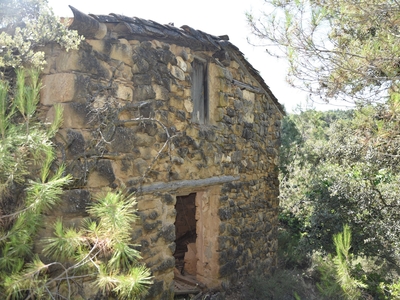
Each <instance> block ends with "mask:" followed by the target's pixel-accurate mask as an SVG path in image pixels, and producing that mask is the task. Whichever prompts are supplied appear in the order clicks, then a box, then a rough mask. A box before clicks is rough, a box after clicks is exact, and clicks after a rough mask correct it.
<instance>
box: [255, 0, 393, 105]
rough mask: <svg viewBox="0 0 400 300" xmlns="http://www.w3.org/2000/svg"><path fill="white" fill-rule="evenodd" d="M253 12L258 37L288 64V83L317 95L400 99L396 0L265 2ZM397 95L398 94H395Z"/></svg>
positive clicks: (369, 100)
mask: <svg viewBox="0 0 400 300" xmlns="http://www.w3.org/2000/svg"><path fill="white" fill-rule="evenodd" d="M265 2H266V4H267V9H266V10H265V11H264V12H263V13H261V14H260V15H254V14H248V22H249V24H250V26H251V28H252V32H253V33H254V36H255V37H256V38H258V39H259V40H257V39H255V40H253V41H252V42H253V43H256V44H262V45H266V46H267V52H268V53H270V54H272V55H274V56H278V57H282V56H283V57H285V58H287V60H288V62H289V65H290V67H289V71H288V81H289V82H290V83H291V84H292V85H294V86H296V87H300V88H302V89H304V90H306V91H308V92H311V95H310V96H312V97H313V99H318V100H319V101H321V100H323V101H326V102H332V100H345V101H350V102H352V103H366V102H367V103H377V102H385V101H386V100H387V99H388V98H390V97H398V96H397V95H398V93H399V89H400V82H399V78H400V77H399V75H400V73H399V71H400V64H399V57H400V46H399V45H400V34H399V33H400V28H399V25H400V10H399V3H398V2H397V1H395V0H361V1H360V0H291V1H287V0H265ZM393 95H395V96H393Z"/></svg>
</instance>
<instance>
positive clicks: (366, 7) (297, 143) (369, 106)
mask: <svg viewBox="0 0 400 300" xmlns="http://www.w3.org/2000/svg"><path fill="white" fill-rule="evenodd" d="M265 3H266V6H265V9H266V10H265V11H264V12H261V13H260V14H258V15H255V14H248V21H249V25H250V26H251V28H252V30H253V34H254V36H253V37H254V38H255V39H253V42H254V43H257V42H260V43H261V44H265V42H267V45H268V46H267V49H266V50H267V52H268V53H270V54H271V55H274V56H277V57H283V58H285V59H286V60H287V62H288V63H289V70H288V79H289V82H290V83H291V84H292V85H293V86H295V87H298V88H300V89H303V90H306V91H307V92H308V93H309V95H310V99H311V100H316V101H318V102H329V103H333V104H343V103H350V104H352V109H351V110H347V111H329V112H318V111H315V110H313V109H309V110H306V111H301V110H300V111H297V112H296V113H294V114H289V115H288V116H287V117H286V118H285V119H284V121H283V125H282V130H283V133H282V149H281V150H282V151H281V164H280V171H281V189H280V193H281V196H280V199H281V218H280V220H281V230H280V242H281V243H280V247H281V250H280V254H281V263H282V266H283V267H286V268H289V269H297V270H299V273H301V274H305V275H304V277H305V278H307V279H309V280H311V281H312V283H313V285H314V286H315V287H319V289H317V290H316V292H317V293H318V296H316V297H317V298H318V299H321V298H322V299H397V298H398V297H399V293H398V283H399V264H400V252H399V249H400V248H399V246H400V245H399V240H398V236H399V233H400V232H399V229H400V226H399V225H400V215H399V211H400V210H399V208H400V207H399V206H400V202H399V199H398V194H399V182H400V161H399V158H400V153H399V149H400V144H399V142H400V139H399V136H400V130H399V128H400V127H399V125H400V119H399V112H400V110H399V108H400V94H399V74H400V72H399V64H398V57H399V54H400V50H399V49H400V48H399V47H398V45H399V34H398V33H399V28H398V25H397V24H398V23H399V20H400V15H399V14H398V3H397V2H396V1H388V0H377V1H368V0H363V1H348V0H328V1H314V0H304V1H298V0H293V1H286V0H282V1H281V0H266V1H265ZM345 224H346V226H345ZM347 225H348V227H347ZM343 226H345V227H343ZM350 231H351V233H352V235H351V236H352V239H351V243H350ZM299 254H301V255H299Z"/></svg>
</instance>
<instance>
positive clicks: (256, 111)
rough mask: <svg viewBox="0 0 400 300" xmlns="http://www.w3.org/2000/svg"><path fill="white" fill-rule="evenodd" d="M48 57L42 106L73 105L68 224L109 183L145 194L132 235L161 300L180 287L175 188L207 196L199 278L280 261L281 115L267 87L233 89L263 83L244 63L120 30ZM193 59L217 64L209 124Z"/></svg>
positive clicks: (230, 277) (69, 109)
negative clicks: (198, 111) (198, 110)
mask: <svg viewBox="0 0 400 300" xmlns="http://www.w3.org/2000/svg"><path fill="white" fill-rule="evenodd" d="M46 53H47V57H48V65H47V67H46V69H45V70H44V72H43V78H42V79H43V84H44V88H43V89H42V94H41V105H42V107H41V113H42V116H43V118H47V119H48V120H51V119H52V118H53V114H54V107H53V105H54V104H56V103H58V104H60V105H61V106H62V107H63V108H64V124H63V126H62V128H61V130H60V135H59V137H58V138H57V144H58V146H59V149H60V151H59V159H60V160H63V161H65V162H66V163H67V166H68V172H70V173H71V174H72V175H73V176H74V180H75V182H74V186H75V189H74V190H71V191H69V192H68V193H66V194H65V195H64V204H63V206H62V208H61V209H60V212H59V213H58V214H62V215H63V219H64V221H65V222H66V223H68V222H69V223H73V224H77V223H79V220H80V219H81V218H83V217H84V209H85V206H86V204H87V203H90V201H91V196H93V195H94V194H96V193H98V192H100V191H102V190H104V189H110V188H111V189H116V188H118V187H122V186H126V187H127V188H129V189H130V190H131V191H137V200H138V210H139V215H140V221H139V222H138V224H137V226H136V227H135V228H133V229H132V238H133V240H134V241H135V242H136V243H138V244H140V245H141V248H140V250H141V252H142V256H143V260H144V262H145V263H146V264H147V265H148V266H149V267H150V268H151V270H152V272H153V275H154V276H155V284H154V285H153V286H152V288H151V291H150V295H149V298H153V299H169V298H171V297H172V294H173V278H174V266H175V259H174V257H173V253H174V251H175V225H174V222H175V215H176V210H175V203H176V196H177V195H188V194H190V193H197V194H196V195H197V196H196V206H197V211H196V219H197V229H196V231H197V235H198V241H197V251H198V256H199V257H198V259H199V261H198V266H197V271H198V276H197V277H198V280H200V281H201V282H203V283H204V284H206V285H207V286H208V287H215V286H222V287H223V288H228V287H229V286H230V285H231V284H234V283H235V282H236V281H237V280H238V279H240V278H241V277H242V276H244V275H245V274H247V273H249V272H251V271H253V270H255V269H256V268H261V269H263V270H265V271H266V272H269V271H271V270H272V269H273V268H274V267H275V266H276V251H277V240H276V224H277V214H278V211H277V210H278V179H277V178H278V174H277V163H278V162H277V159H278V155H277V151H278V147H279V130H280V118H281V113H280V112H279V110H278V108H277V107H276V106H275V104H274V102H273V101H271V100H270V99H269V98H268V96H267V95H266V94H264V93H261V92H257V89H254V90H252V89H246V88H243V86H239V85H238V84H235V82H236V83H237V82H241V83H243V84H245V86H253V87H257V88H260V86H259V84H258V82H257V81H256V80H255V79H254V78H253V77H252V76H251V75H250V74H249V73H248V72H247V71H246V69H245V68H243V66H242V65H241V64H240V61H238V60H235V59H232V60H230V61H229V62H228V63H226V62H225V63H224V65H223V64H221V63H220V62H219V61H218V60H216V59H214V58H213V57H212V53H211V52H199V51H197V52H195V51H192V50H191V49H190V48H188V47H181V46H177V45H174V44H168V43H165V42H164V43H160V42H158V41H143V42H140V41H136V40H129V41H128V40H125V39H115V38H110V37H106V38H104V39H101V40H90V39H87V40H86V41H85V42H84V43H83V45H82V47H81V49H80V50H79V51H70V52H65V51H63V50H61V49H60V48H59V47H57V46H55V45H50V46H48V47H47V49H46ZM195 57H199V58H201V59H203V60H206V61H207V65H208V84H207V85H208V94H209V113H210V116H209V121H208V122H207V124H204V125H200V124H195V123H193V122H192V121H191V120H192V113H193V102H192V99H191V72H192V67H191V66H192V62H193V60H194V58H195ZM223 176H225V177H223ZM229 176H230V177H229ZM222 177H223V178H226V179H225V180H224V179H223V178H222ZM218 178H222V179H221V180H219V181H218ZM229 178H230V179H229ZM206 179H211V180H209V181H207V180H206ZM171 183H177V185H176V186H173V185H168V184H171ZM169 187H170V188H169Z"/></svg>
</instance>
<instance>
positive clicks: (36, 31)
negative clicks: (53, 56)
mask: <svg viewBox="0 0 400 300" xmlns="http://www.w3.org/2000/svg"><path fill="white" fill-rule="evenodd" d="M81 41H82V37H80V36H79V35H78V34H77V32H76V31H70V30H67V28H66V27H65V26H64V25H63V24H62V23H61V22H60V20H59V19H58V18H57V17H55V16H54V14H53V12H52V10H51V8H50V7H49V6H48V5H47V2H46V1H44V0H23V1H15V0H2V1H1V2H0V45H1V46H2V47H1V50H0V70H1V69H3V70H7V68H10V67H11V68H21V67H22V66H25V67H29V68H42V67H43V66H44V64H45V58H44V52H43V51H41V50H40V47H42V46H44V45H45V44H47V43H51V42H55V43H58V44H60V45H61V46H62V47H64V48H65V49H67V50H69V49H77V47H78V45H79V43H80V42H81Z"/></svg>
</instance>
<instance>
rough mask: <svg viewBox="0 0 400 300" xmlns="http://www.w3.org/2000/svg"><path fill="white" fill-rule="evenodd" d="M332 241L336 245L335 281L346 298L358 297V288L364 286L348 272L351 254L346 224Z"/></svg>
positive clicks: (359, 294) (359, 291) (359, 293)
mask: <svg viewBox="0 0 400 300" xmlns="http://www.w3.org/2000/svg"><path fill="white" fill-rule="evenodd" d="M333 243H334V244H335V247H336V257H335V258H334V260H333V262H334V264H335V267H336V276H337V282H338V283H339V285H340V287H341V288H342V289H343V292H344V294H345V297H346V299H350V300H351V299H359V298H360V296H361V290H360V288H365V287H366V286H365V285H364V284H363V283H362V282H361V281H359V280H357V279H355V278H353V277H352V276H351V274H350V266H351V263H352V255H351V253H350V248H351V232H350V228H349V227H348V226H347V225H345V226H344V227H343V232H340V233H338V234H335V235H334V236H333Z"/></svg>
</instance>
